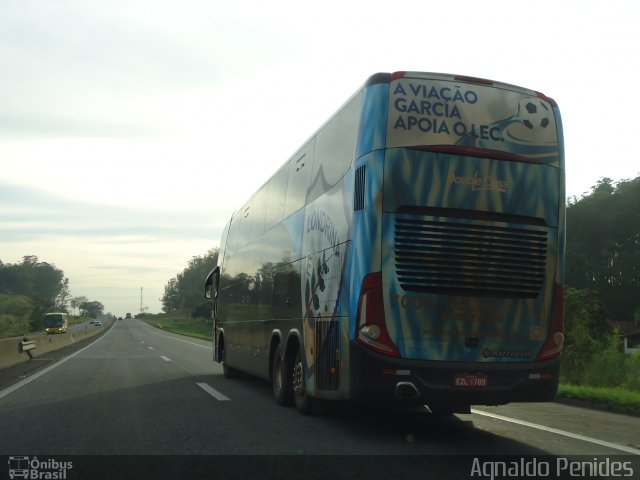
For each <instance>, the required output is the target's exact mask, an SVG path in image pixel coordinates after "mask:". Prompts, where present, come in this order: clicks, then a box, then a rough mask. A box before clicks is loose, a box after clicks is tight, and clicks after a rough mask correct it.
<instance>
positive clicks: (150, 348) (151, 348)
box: [147, 347, 155, 350]
mask: <svg viewBox="0 0 640 480" xmlns="http://www.w3.org/2000/svg"><path fill="white" fill-rule="evenodd" d="M147 348H148V349H149V350H155V348H153V347H147Z"/></svg>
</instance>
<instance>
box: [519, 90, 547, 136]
mask: <svg viewBox="0 0 640 480" xmlns="http://www.w3.org/2000/svg"><path fill="white" fill-rule="evenodd" d="M551 115H552V113H551V110H550V108H549V106H548V105H547V104H546V103H544V102H543V101H542V100H540V99H539V98H535V97H530V98H525V99H523V100H520V104H519V105H518V117H519V118H520V121H521V122H522V124H523V125H524V126H525V127H527V128H528V129H530V130H540V129H542V128H547V127H548V126H549V123H550V120H549V118H550V117H551Z"/></svg>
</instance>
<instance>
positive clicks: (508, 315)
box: [349, 72, 565, 412]
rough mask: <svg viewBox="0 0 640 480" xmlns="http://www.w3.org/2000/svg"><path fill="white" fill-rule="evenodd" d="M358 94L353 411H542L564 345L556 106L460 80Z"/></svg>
mask: <svg viewBox="0 0 640 480" xmlns="http://www.w3.org/2000/svg"><path fill="white" fill-rule="evenodd" d="M372 79H373V81H372V80H370V82H369V84H368V85H367V86H366V88H365V102H364V108H363V116H362V122H361V132H360V141H359V145H358V149H359V151H358V152H357V153H356V164H355V172H356V174H355V178H356V181H355V183H356V185H355V189H354V210H355V214H354V225H353V245H354V252H362V251H369V252H373V253H372V254H371V255H360V256H359V257H357V258H356V259H355V262H354V267H353V273H352V279H353V283H352V289H354V290H355V291H354V295H355V294H359V295H358V299H357V301H353V302H352V307H351V308H352V312H351V316H352V318H353V319H354V320H353V325H352V328H351V332H350V339H351V341H350V355H349V357H350V362H349V363H350V367H349V368H350V385H349V390H350V396H351V397H352V398H354V399H372V398H377V399H380V400H385V401H388V400H397V401H405V402H416V403H425V404H428V405H429V406H430V407H431V408H432V410H434V411H445V412H446V411H465V410H467V409H468V407H469V406H470V405H473V404H487V405H491V404H505V403H509V402H513V401H528V402H530V401H548V400H552V399H553V398H554V396H555V393H556V390H557V384H558V375H559V362H560V353H561V349H562V343H563V277H564V273H563V269H564V221H565V220H564V205H565V192H564V156H563V143H562V128H561V121H560V115H559V111H558V108H557V106H556V104H555V102H554V101H553V100H551V99H549V98H547V97H545V96H544V95H542V94H539V93H537V92H534V91H531V90H527V89H523V88H519V87H515V86H512V85H506V84H502V83H498V82H491V81H487V80H482V79H475V78H469V77H456V76H452V75H442V74H425V73H409V72H400V73H396V74H392V75H386V76H385V75H379V76H377V77H372Z"/></svg>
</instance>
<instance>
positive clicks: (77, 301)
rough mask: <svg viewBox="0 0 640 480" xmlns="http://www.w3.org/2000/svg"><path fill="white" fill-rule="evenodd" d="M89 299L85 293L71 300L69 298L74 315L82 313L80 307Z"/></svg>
mask: <svg viewBox="0 0 640 480" xmlns="http://www.w3.org/2000/svg"><path fill="white" fill-rule="evenodd" d="M88 301H89V299H88V298H87V297H85V296H84V295H81V296H79V297H73V298H72V299H71V300H69V305H70V306H71V309H72V312H73V314H74V315H79V314H81V312H80V311H79V310H80V308H82V307H81V306H82V305H83V304H85V303H87V302H88Z"/></svg>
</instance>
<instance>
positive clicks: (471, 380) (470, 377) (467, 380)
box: [453, 373, 489, 388]
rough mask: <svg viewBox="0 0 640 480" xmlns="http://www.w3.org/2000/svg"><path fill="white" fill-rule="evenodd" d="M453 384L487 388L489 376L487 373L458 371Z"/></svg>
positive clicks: (464, 386) (463, 386)
mask: <svg viewBox="0 0 640 480" xmlns="http://www.w3.org/2000/svg"><path fill="white" fill-rule="evenodd" d="M453 385H454V386H455V387H462V388H485V387H488V386H489V378H488V377H487V375H486V374H485V373H456V374H455V375H454V376H453Z"/></svg>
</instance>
